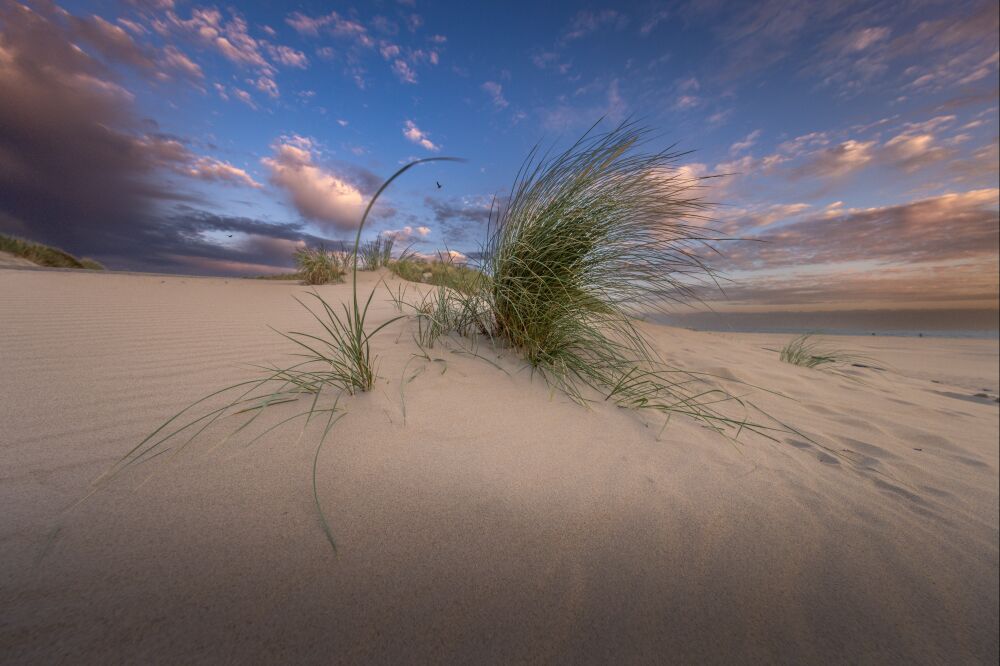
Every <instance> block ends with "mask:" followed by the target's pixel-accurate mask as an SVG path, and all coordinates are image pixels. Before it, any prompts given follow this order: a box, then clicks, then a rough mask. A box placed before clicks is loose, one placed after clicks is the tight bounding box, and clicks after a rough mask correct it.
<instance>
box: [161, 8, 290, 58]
mask: <svg viewBox="0 0 1000 666" xmlns="http://www.w3.org/2000/svg"><path fill="white" fill-rule="evenodd" d="M152 25H153V28H154V29H155V30H156V31H157V32H159V33H160V34H161V35H166V34H168V33H170V32H176V33H178V34H181V35H182V36H184V37H186V38H188V39H190V40H191V41H193V42H194V43H196V44H199V45H201V46H203V47H206V48H210V49H212V50H214V51H216V52H217V53H219V54H221V55H222V56H223V57H224V58H226V59H227V60H229V61H230V62H232V63H235V64H237V65H241V66H249V67H254V68H257V69H258V70H260V71H261V72H263V73H268V74H273V72H274V67H273V65H271V63H269V62H268V61H267V59H266V58H265V57H264V54H263V52H262V51H263V48H264V44H263V43H262V42H260V41H258V40H257V39H255V38H254V37H252V36H251V35H250V33H249V27H248V25H247V22H246V19H244V18H243V17H242V16H240V15H239V14H236V13H235V12H233V13H232V14H231V17H230V19H229V20H228V21H226V20H225V19H224V18H223V15H222V12H221V11H219V10H218V9H216V8H214V7H212V8H197V7H196V8H194V9H192V10H191V16H190V18H187V19H182V18H180V17H179V16H178V15H177V14H175V13H174V12H173V11H167V12H166V13H165V14H164V18H162V19H155V20H154V21H153V23H152Z"/></svg>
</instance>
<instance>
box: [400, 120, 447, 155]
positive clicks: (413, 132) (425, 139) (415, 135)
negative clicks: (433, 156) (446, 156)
mask: <svg viewBox="0 0 1000 666" xmlns="http://www.w3.org/2000/svg"><path fill="white" fill-rule="evenodd" d="M403 136H405V137H406V138H407V139H409V140H410V141H411V142H413V143H415V144H417V145H418V146H421V147H423V148H426V149H427V150H429V151H431V152H435V153H436V152H438V151H439V150H441V146H439V145H438V144H436V143H434V142H433V141H431V140H430V137H429V136H428V135H427V133H426V132H424V131H423V130H422V129H420V128H419V127H417V124H416V123H414V122H413V121H412V120H407V121H406V122H405V123H403Z"/></svg>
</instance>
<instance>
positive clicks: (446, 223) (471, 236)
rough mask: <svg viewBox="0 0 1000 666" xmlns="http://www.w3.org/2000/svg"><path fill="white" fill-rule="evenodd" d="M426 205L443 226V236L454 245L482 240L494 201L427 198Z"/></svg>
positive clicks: (466, 198)
mask: <svg viewBox="0 0 1000 666" xmlns="http://www.w3.org/2000/svg"><path fill="white" fill-rule="evenodd" d="M424 204H425V205H426V206H427V207H428V208H429V209H430V210H431V212H432V213H433V214H434V220H435V221H437V222H438V224H440V225H441V236H442V237H443V238H444V240H445V241H447V242H448V243H452V244H455V243H463V242H468V241H470V240H475V241H479V240H481V238H480V236H481V232H482V228H483V227H485V225H486V224H487V223H488V222H489V220H490V214H491V210H492V207H493V206H494V202H493V200H492V199H490V198H486V197H464V198H461V199H451V200H445V199H439V198H435V197H426V198H425V199H424Z"/></svg>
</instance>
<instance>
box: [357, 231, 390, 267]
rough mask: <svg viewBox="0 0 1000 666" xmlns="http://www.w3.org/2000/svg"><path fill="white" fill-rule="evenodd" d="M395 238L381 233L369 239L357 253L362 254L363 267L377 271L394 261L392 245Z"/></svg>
mask: <svg viewBox="0 0 1000 666" xmlns="http://www.w3.org/2000/svg"><path fill="white" fill-rule="evenodd" d="M394 242H395V239H394V238H392V237H391V236H382V235H381V234H380V235H378V236H376V237H375V238H374V239H372V240H370V241H367V242H366V243H365V244H364V245H362V246H361V247H360V248H355V253H356V254H359V255H360V259H361V268H362V270H366V271H377V270H378V269H379V268H385V267H387V266H389V264H390V262H391V261H392V246H393V244H394Z"/></svg>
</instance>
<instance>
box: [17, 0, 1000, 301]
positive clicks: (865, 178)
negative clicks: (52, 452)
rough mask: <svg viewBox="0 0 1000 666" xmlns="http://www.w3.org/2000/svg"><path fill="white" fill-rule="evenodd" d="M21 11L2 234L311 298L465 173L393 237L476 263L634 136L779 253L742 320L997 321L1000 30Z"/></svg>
mask: <svg viewBox="0 0 1000 666" xmlns="http://www.w3.org/2000/svg"><path fill="white" fill-rule="evenodd" d="M0 6H2V7H3V10H2V11H3V14H2V20H0V35H2V41H0V49H2V51H0V55H2V56H3V57H2V58H0V73H2V76H0V100H5V101H0V112H3V114H4V115H3V116H2V118H0V119H2V120H4V122H3V123H2V125H3V126H4V127H5V129H3V130H0V179H2V181H3V182H2V183H0V184H2V185H3V186H4V187H3V190H4V191H5V192H7V195H3V196H0V230H5V231H8V232H14V233H19V234H20V235H24V236H28V237H30V238H36V239H38V240H42V241H45V242H52V243H56V244H59V245H61V246H63V247H65V248H66V249H68V250H71V251H74V252H79V253H81V254H88V255H91V256H96V257H97V258H100V259H102V260H104V261H106V262H107V263H108V264H109V265H110V266H112V267H116V268H130V269H139V270H163V271H171V272H194V273H210V274H259V273H266V272H270V271H275V270H285V269H287V267H288V266H289V265H290V260H291V253H292V251H293V250H294V248H295V247H296V246H297V245H298V244H301V243H303V242H306V243H314V242H319V241H320V240H323V239H327V240H336V239H345V238H348V237H349V236H350V235H351V229H352V227H353V225H355V224H356V220H357V218H358V216H359V214H360V208H361V207H362V204H363V202H364V201H365V200H366V199H367V197H368V196H369V195H370V194H371V192H372V191H373V189H374V188H375V187H377V185H378V183H379V181H380V180H381V179H382V178H384V177H386V176H388V175H389V174H390V173H392V171H394V170H395V169H396V168H397V167H398V166H399V165H400V164H401V163H403V162H405V161H407V160H410V159H413V158H420V157H430V156H440V155H454V156H459V157H463V158H466V159H467V160H468V161H467V162H466V163H464V164H458V165H455V164H445V165H434V166H428V167H422V168H420V169H418V170H416V171H415V172H413V173H412V175H410V174H407V176H406V177H405V179H404V180H402V181H399V185H398V186H394V188H393V189H392V190H391V192H390V193H389V194H388V195H387V196H386V200H385V204H384V205H383V206H381V207H380V209H379V210H378V211H377V212H378V215H377V216H376V219H375V220H374V221H373V223H372V226H371V233H372V234H374V233H378V232H382V233H389V234H394V235H396V236H397V237H398V238H399V239H400V241H401V242H404V243H410V242H412V243H414V244H415V245H414V247H415V248H416V249H418V250H419V251H422V252H426V253H432V252H434V251H437V250H440V249H443V248H444V247H446V246H447V247H449V248H452V249H454V250H456V251H458V252H462V253H466V254H468V253H470V252H474V251H475V250H476V249H477V246H478V242H479V241H480V240H481V238H482V233H483V229H484V224H483V223H484V219H485V215H486V213H487V211H488V206H489V202H490V200H491V198H492V197H493V196H494V195H495V194H498V195H503V193H504V192H506V191H507V190H508V189H509V187H510V184H511V180H512V179H513V177H514V174H515V173H516V171H517V168H518V166H519V165H520V164H521V162H522V160H523V159H524V157H525V155H526V154H527V152H528V151H529V150H530V149H531V147H532V146H534V145H535V144H537V143H539V142H541V143H542V144H543V145H546V146H548V145H554V146H560V145H565V144H566V143H567V142H568V141H570V140H573V139H575V138H577V137H578V136H579V135H580V134H581V133H582V132H583V131H585V130H586V129H587V128H588V127H589V126H590V125H592V124H593V123H594V122H595V121H597V120H598V119H599V118H601V117H604V118H605V123H612V124H613V123H617V122H620V121H622V120H625V119H628V118H632V119H635V120H638V121H640V122H641V123H642V124H644V125H647V126H649V127H650V128H651V129H652V130H653V137H652V139H651V143H650V145H649V148H650V149H660V148H663V147H666V146H668V145H671V144H676V145H677V148H678V149H679V150H684V151H688V150H690V151H694V152H692V153H691V154H689V155H687V156H686V157H685V158H684V160H683V161H682V163H683V164H684V167H683V168H684V169H685V170H686V171H687V172H688V173H689V174H690V175H691V176H692V177H697V176H706V175H718V174H728V175H725V176H724V177H720V178H715V179H712V180H710V181H705V183H707V184H710V186H708V187H706V189H705V190H704V196H705V197H706V198H707V199H709V200H712V201H716V202H719V203H720V204H723V205H721V206H720V207H719V208H717V209H716V211H715V217H716V222H715V223H714V224H715V226H717V227H718V228H719V229H721V230H723V231H725V232H726V233H728V234H731V235H732V236H734V237H736V236H738V237H741V238H754V239H761V240H766V241H768V242H767V243H763V244H762V243H756V242H755V243H746V242H742V243H741V242H735V243H731V244H728V245H726V244H724V245H723V246H722V247H721V248H720V249H722V251H723V253H724V254H725V258H724V259H721V260H719V262H720V264H721V265H720V268H722V269H724V270H726V271H727V272H728V273H729V274H730V275H731V276H733V277H734V278H735V279H736V280H737V282H736V283H734V285H733V288H732V289H729V290H727V291H728V297H729V304H730V305H731V306H732V307H734V308H741V307H854V306H861V307H874V306H876V305H880V306H883V307H884V306H887V305H888V306H892V307H941V306H954V305H962V306H970V307H978V306H992V307H995V301H996V297H997V296H996V295H997V280H998V269H997V227H998V222H997V196H998V193H997V187H998V176H997V135H998V127H997V76H998V75H997V51H998V46H997V9H996V6H995V3H989V2H884V3H883V2H866V3H850V2H842V3H841V2H838V3H829V2H759V3H757V2H755V3H729V2H717V1H713V0H695V1H686V2H662V3H658V2H640V3H634V4H628V3H607V4H604V5H602V4H580V3H568V2H565V3H524V4H522V5H520V6H518V5H515V4H507V3H464V2H430V1H424V0H417V1H416V2H395V1H389V0H384V1H382V2H370V3H364V4H353V5H352V4H341V3H327V2H304V3H294V4H293V3H288V4H285V3H238V4H229V5H213V4H201V3H197V2H181V1H176V2H171V1H170V0H146V1H141V0H132V1H131V2H124V1H123V2H63V3H60V4H53V3H48V2H29V3H26V4H21V3H18V2H11V1H9V0H0ZM15 96H16V97H17V99H16V100H15V99H14V97H15ZM5 107H6V108H5ZM41 109H44V110H45V111H44V112H41V111H40V110H41ZM60 113H65V114H66V115H65V117H63V116H61V115H60ZM37 137H43V138H41V139H38V138H37ZM437 182H440V183H441V188H438V187H437V185H436V183H437Z"/></svg>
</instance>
